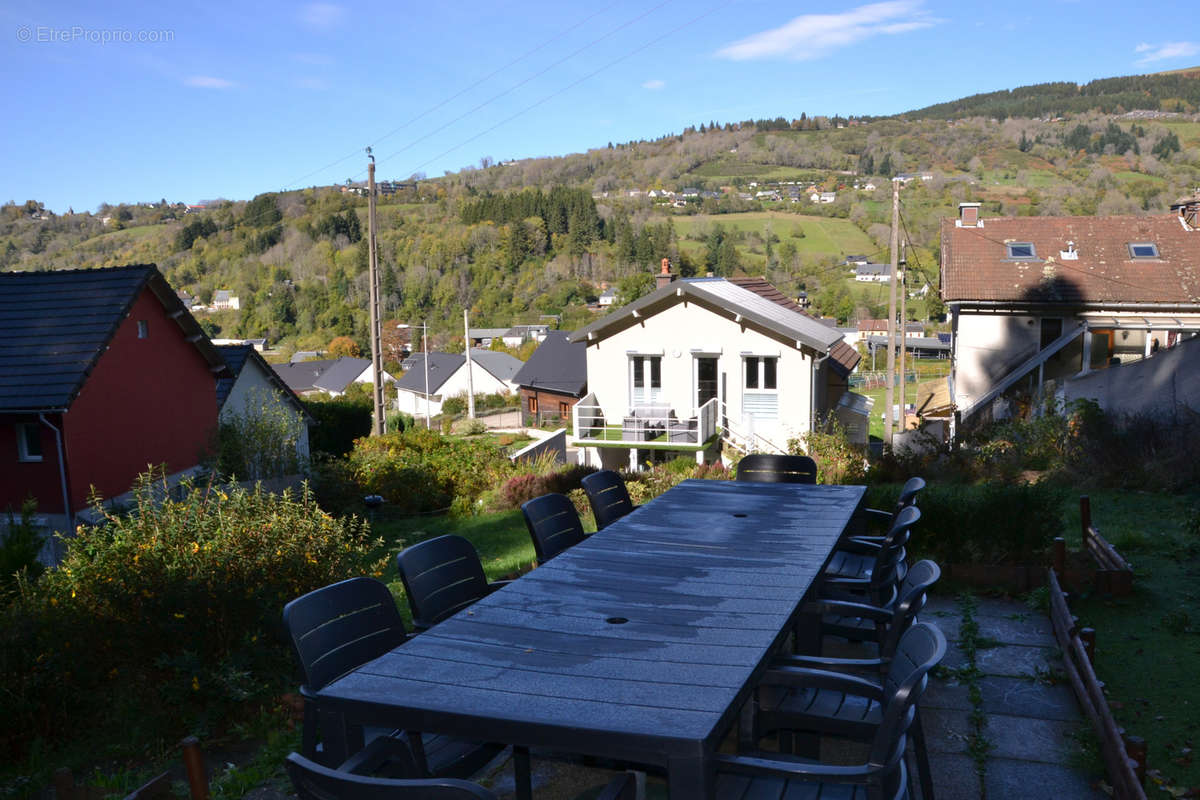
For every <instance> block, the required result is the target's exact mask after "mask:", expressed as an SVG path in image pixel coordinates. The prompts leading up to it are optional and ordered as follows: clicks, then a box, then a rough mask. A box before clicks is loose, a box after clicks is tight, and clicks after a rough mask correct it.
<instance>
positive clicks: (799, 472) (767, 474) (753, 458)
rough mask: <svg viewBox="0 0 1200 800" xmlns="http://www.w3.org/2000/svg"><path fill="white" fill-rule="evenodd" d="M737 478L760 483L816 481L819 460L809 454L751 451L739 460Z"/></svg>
mask: <svg viewBox="0 0 1200 800" xmlns="http://www.w3.org/2000/svg"><path fill="white" fill-rule="evenodd" d="M737 479H738V480H739V481H757V482H758V483H816V482H817V462H816V461H813V460H812V459H811V458H809V457H808V456H788V455H773V454H769V453H751V454H750V455H748V456H746V457H744V458H743V459H742V460H741V461H739V462H738V465H737Z"/></svg>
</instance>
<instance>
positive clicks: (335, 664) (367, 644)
mask: <svg viewBox="0 0 1200 800" xmlns="http://www.w3.org/2000/svg"><path fill="white" fill-rule="evenodd" d="M283 622H284V625H285V627H287V629H288V634H289V635H290V637H291V640H292V646H293V648H294V649H295V651H296V656H297V657H298V658H299V660H300V666H301V669H303V671H304V683H305V685H306V686H307V687H308V688H309V689H312V690H314V691H316V690H319V689H321V688H322V687H324V686H325V685H326V684H327V683H329V682H330V681H332V680H333V679H335V678H337V677H340V676H341V675H344V674H345V673H347V672H349V671H350V670H352V669H354V668H355V667H358V666H360V665H362V664H365V663H366V662H368V661H370V660H371V659H373V658H378V657H379V656H381V655H383V654H384V653H386V652H388V651H389V650H391V649H392V648H394V647H397V646H398V645H400V644H401V643H402V642H404V639H405V637H406V635H407V634H406V631H405V629H404V621H403V620H402V619H401V617H400V612H399V611H398V610H397V609H396V601H395V600H394V599H393V598H392V593H391V591H389V590H388V588H387V586H385V585H384V584H382V583H381V582H379V581H377V580H375V579H373V578H350V579H349V580H345V581H341V582H339V583H335V584H332V585H330V586H325V587H322V588H320V589H316V590H314V591H311V592H309V593H308V594H306V595H304V596H303V597H298V598H296V599H295V600H293V601H292V602H290V603H288V604H287V605H286V606H285V607H284V609H283Z"/></svg>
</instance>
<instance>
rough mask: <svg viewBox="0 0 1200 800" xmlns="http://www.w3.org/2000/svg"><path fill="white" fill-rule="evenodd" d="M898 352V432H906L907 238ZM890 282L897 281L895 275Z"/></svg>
mask: <svg viewBox="0 0 1200 800" xmlns="http://www.w3.org/2000/svg"><path fill="white" fill-rule="evenodd" d="M899 267H900V275H901V276H900V277H899V281H900V352H899V353H898V354H897V358H898V359H899V364H900V366H899V368H898V369H897V372H899V373H900V430H901V431H904V430H907V428H906V427H905V417H904V409H905V407H906V405H907V404H906V403H905V400H907V399H908V384H907V383H905V382H904V356H905V353H904V351H905V350H906V349H907V348H908V316H907V315H906V313H905V309H906V308H907V306H908V236H907V235H905V237H904V238H903V239H902V240H901V241H900V261H899ZM892 280H897V277H896V276H895V275H893V276H892Z"/></svg>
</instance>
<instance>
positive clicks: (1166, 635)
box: [1067, 490, 1200, 797]
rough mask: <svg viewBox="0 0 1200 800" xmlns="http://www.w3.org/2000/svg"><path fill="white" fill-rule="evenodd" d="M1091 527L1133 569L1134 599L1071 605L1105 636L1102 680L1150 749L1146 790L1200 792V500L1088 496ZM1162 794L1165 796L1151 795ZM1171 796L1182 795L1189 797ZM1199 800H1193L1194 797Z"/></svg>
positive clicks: (1076, 600)
mask: <svg viewBox="0 0 1200 800" xmlns="http://www.w3.org/2000/svg"><path fill="white" fill-rule="evenodd" d="M1089 495H1090V497H1091V506H1092V524H1093V525H1094V526H1095V527H1096V528H1097V529H1098V530H1099V531H1100V532H1101V533H1102V534H1103V535H1104V537H1105V538H1107V539H1108V540H1109V541H1110V542H1111V543H1112V544H1113V546H1114V547H1116V548H1117V550H1118V552H1120V553H1121V555H1122V556H1124V557H1125V558H1126V559H1128V560H1129V561H1130V562H1131V563H1132V564H1133V567H1134V575H1135V577H1134V592H1133V594H1132V595H1130V596H1128V597H1122V598H1113V597H1103V596H1099V595H1095V594H1089V593H1083V594H1081V595H1075V596H1072V597H1071V600H1070V603H1071V611H1072V613H1074V614H1076V615H1078V617H1079V620H1080V625H1082V626H1090V627H1092V628H1095V629H1096V672H1097V675H1098V676H1099V678H1100V680H1102V681H1104V683H1105V691H1106V693H1107V695H1108V698H1109V704H1110V705H1111V706H1112V710H1113V715H1114V716H1115V717H1116V719H1117V724H1118V725H1121V726H1122V727H1124V728H1125V730H1126V731H1127V732H1128V733H1129V734H1130V735H1133V736H1141V737H1142V738H1144V739H1145V740H1146V742H1147V745H1148V748H1149V758H1148V765H1149V769H1150V770H1153V771H1156V772H1155V774H1156V775H1157V777H1158V780H1157V781H1154V778H1155V774H1152V775H1151V780H1152V781H1154V782H1153V783H1152V782H1148V784H1147V789H1153V787H1154V783H1160V784H1161V785H1162V786H1164V787H1165V788H1170V789H1172V790H1186V789H1189V788H1190V789H1192V791H1195V789H1194V788H1193V787H1198V786H1200V760H1198V759H1196V758H1195V757H1194V755H1195V754H1194V753H1193V749H1194V746H1195V742H1196V741H1197V740H1198V739H1200V686H1198V684H1197V681H1196V665H1197V664H1198V663H1200V530H1195V529H1193V530H1190V531H1189V530H1188V527H1187V521H1188V520H1189V519H1192V520H1195V519H1197V517H1198V516H1200V497H1197V496H1192V497H1178V496H1171V495H1162V494H1149V493H1145V492H1122V491H1116V490H1112V491H1096V492H1090V493H1089ZM1068 506H1069V507H1068V509H1067V531H1068V539H1067V541H1068V545H1069V546H1070V547H1071V548H1072V549H1078V548H1079V543H1080V533H1079V506H1078V501H1077V498H1075V497H1072V498H1071V501H1070V502H1069V504H1068ZM1152 793H1153V794H1157V792H1152ZM1170 796H1173V797H1179V796H1180V794H1178V793H1176V794H1171V795H1170ZM1188 796H1193V795H1188Z"/></svg>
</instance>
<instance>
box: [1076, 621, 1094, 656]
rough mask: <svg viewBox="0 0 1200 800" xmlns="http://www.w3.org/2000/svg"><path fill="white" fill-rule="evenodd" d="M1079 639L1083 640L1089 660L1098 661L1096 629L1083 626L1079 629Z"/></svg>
mask: <svg viewBox="0 0 1200 800" xmlns="http://www.w3.org/2000/svg"><path fill="white" fill-rule="evenodd" d="M1079 639H1080V641H1082V642H1083V649H1084V652H1086V653H1087V657H1088V661H1090V662H1091V663H1093V664H1095V663H1096V629H1095V628H1081V629H1080V631H1079Z"/></svg>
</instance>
